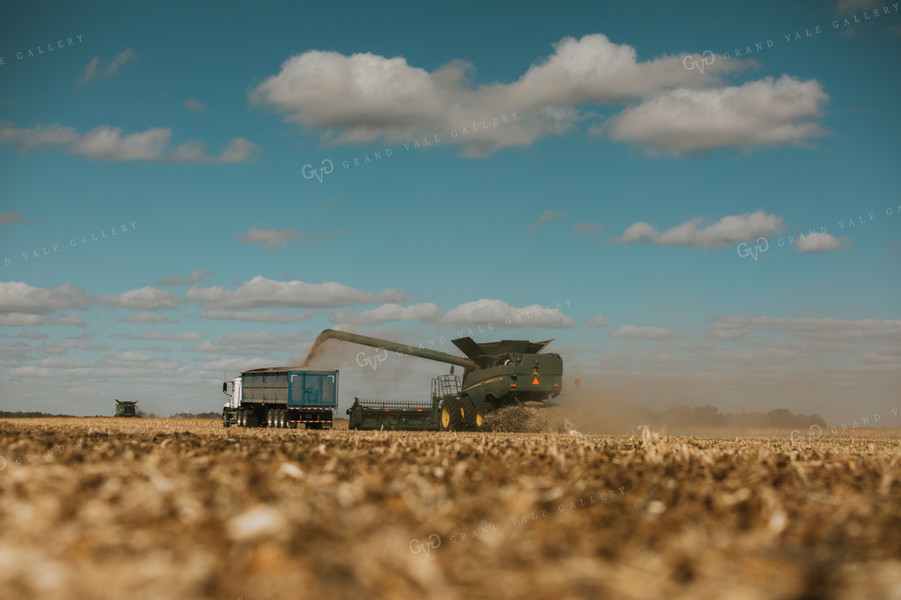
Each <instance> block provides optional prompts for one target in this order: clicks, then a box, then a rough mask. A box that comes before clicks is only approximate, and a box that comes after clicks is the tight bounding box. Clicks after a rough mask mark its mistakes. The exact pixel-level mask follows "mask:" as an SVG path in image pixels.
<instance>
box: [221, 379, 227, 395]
mask: <svg viewBox="0 0 901 600" xmlns="http://www.w3.org/2000/svg"><path fill="white" fill-rule="evenodd" d="M222 393H223V394H227V393H228V382H227V381H223V382H222Z"/></svg>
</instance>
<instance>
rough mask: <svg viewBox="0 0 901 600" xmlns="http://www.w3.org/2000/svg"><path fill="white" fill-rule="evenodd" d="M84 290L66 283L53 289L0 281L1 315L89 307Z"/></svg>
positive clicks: (43, 312)
mask: <svg viewBox="0 0 901 600" xmlns="http://www.w3.org/2000/svg"><path fill="white" fill-rule="evenodd" d="M88 304H89V300H88V297H87V296H85V293H84V290H82V289H81V288H77V287H75V286H73V285H72V284H71V283H65V284H63V285H60V286H57V287H55V288H53V289H52V290H45V289H43V288H36V287H32V286H30V285H28V284H27V283H24V282H21V281H0V315H2V314H4V313H6V314H8V313H24V314H32V315H38V314H46V313H52V312H54V311H57V310H60V309H65V308H87V307H88Z"/></svg>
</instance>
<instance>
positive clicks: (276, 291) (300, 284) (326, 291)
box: [185, 275, 407, 309]
mask: <svg viewBox="0 0 901 600" xmlns="http://www.w3.org/2000/svg"><path fill="white" fill-rule="evenodd" d="M185 298H186V299H187V300H188V301H190V302H199V303H200V304H202V305H203V307H204V308H207V309H211V308H220V309H229V308H234V309H241V308H298V307H313V308H315V307H328V306H351V305H354V304H372V303H385V302H403V301H404V300H406V298H407V294H406V293H405V292H399V291H397V290H395V289H384V290H382V291H380V292H379V293H377V294H371V293H369V292H363V291H360V290H357V289H354V288H352V287H350V286H346V285H343V284H340V283H336V282H334V281H330V282H328V283H306V282H304V281H296V280H295V281H273V280H271V279H267V278H265V277H262V276H261V275H257V276H256V277H254V278H253V279H251V280H250V281H248V282H246V283H244V284H243V285H241V287H239V288H238V289H237V290H225V289H222V288H221V287H218V286H213V287H207V288H204V287H200V286H192V287H190V288H188V291H187V292H186V294H185Z"/></svg>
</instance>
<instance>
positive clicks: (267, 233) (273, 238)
mask: <svg viewBox="0 0 901 600" xmlns="http://www.w3.org/2000/svg"><path fill="white" fill-rule="evenodd" d="M340 233H344V230H343V229H337V230H335V231H329V232H327V233H324V234H322V235H312V234H308V233H304V232H302V231H299V230H296V229H288V228H285V229H260V228H258V226H257V225H253V226H252V227H251V228H250V230H248V232H247V233H244V234H242V235H239V236H238V237H237V238H235V239H236V241H238V242H239V243H242V244H261V246H260V249H261V250H279V249H281V248H283V247H284V246H285V245H286V244H288V243H289V242H291V241H294V240H297V241H299V242H300V243H306V244H315V243H318V242H322V241H325V240H327V239H329V238H332V237H334V236H336V235H338V234H340Z"/></svg>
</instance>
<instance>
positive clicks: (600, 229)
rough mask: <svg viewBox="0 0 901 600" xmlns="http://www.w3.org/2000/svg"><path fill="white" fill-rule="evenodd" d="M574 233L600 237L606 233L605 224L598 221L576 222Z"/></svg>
mask: <svg viewBox="0 0 901 600" xmlns="http://www.w3.org/2000/svg"><path fill="white" fill-rule="evenodd" d="M572 231H573V233H576V234H579V235H587V236H588V237H598V236H599V235H601V234H602V233H604V226H603V225H599V224H598V223H576V224H575V225H573V229H572Z"/></svg>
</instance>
